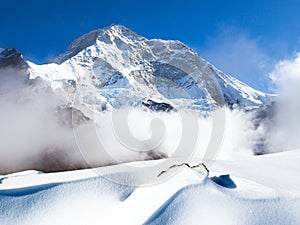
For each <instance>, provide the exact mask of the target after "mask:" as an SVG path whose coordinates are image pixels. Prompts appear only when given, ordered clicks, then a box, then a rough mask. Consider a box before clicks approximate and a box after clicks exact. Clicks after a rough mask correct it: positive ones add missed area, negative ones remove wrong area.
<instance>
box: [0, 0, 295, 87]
mask: <svg viewBox="0 0 300 225" xmlns="http://www.w3.org/2000/svg"><path fill="white" fill-rule="evenodd" d="M299 12H300V2H299V1H297V0H286V1H283V0H282V1H278V0H261V1H242V0H227V1H222V0H194V1H193V0H184V1H179V0H173V1H164V0H152V1H137V0H133V1H121V0H116V1H113V0H110V1H102V0H98V1H96V0H85V1H76V0H60V1H58V0H52V1H41V0H27V1H22V0H10V1H1V13H0V30H1V35H0V47H16V48H18V49H19V50H20V51H21V52H22V53H23V54H24V55H25V57H26V58H27V59H29V60H31V61H33V62H36V63H44V62H46V61H47V60H49V59H50V58H51V57H53V56H55V55H57V54H59V53H61V52H63V51H64V50H65V49H66V48H67V47H68V45H69V44H70V42H71V41H72V40H74V39H75V38H77V37H79V36H81V35H82V34H84V33H87V32H89V31H91V30H93V29H97V28H102V27H105V26H108V25H110V24H112V23H116V24H122V25H125V26H127V27H128V28H130V29H132V30H133V31H135V32H137V33H138V34H141V35H143V36H145V37H147V38H162V39H177V40H180V41H182V42H184V43H185V44H187V45H189V46H190V47H192V48H193V49H195V50H196V51H197V52H198V53H199V54H200V55H201V56H202V57H204V58H205V59H207V60H208V61H210V62H212V63H213V64H214V65H216V66H217V67H218V68H220V69H221V70H223V71H224V72H226V73H229V74H232V75H234V76H235V77H237V78H238V79H240V80H242V81H244V82H246V83H248V84H250V85H251V86H253V87H255V88H258V89H260V90H264V91H270V90H272V85H271V82H270V80H269V78H268V72H270V70H272V68H273V67H274V65H275V63H276V62H278V61H279V60H282V59H285V58H289V57H292V56H293V55H294V54H295V53H296V52H297V51H298V49H299V38H300V29H299V21H300V13H299Z"/></svg>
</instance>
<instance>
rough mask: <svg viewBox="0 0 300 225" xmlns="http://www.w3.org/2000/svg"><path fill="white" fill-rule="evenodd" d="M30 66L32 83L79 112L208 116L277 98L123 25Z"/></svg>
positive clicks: (168, 43) (88, 36)
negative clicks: (134, 109)
mask: <svg viewBox="0 0 300 225" xmlns="http://www.w3.org/2000/svg"><path fill="white" fill-rule="evenodd" d="M28 64H29V73H30V78H31V79H35V78H37V77H40V78H42V80H44V81H46V82H47V83H48V84H49V85H50V86H51V87H52V88H53V89H54V90H57V91H58V92H60V93H61V94H62V96H64V98H66V100H67V101H69V102H72V104H73V105H74V106H75V107H76V105H77V108H80V107H82V106H83V105H85V106H87V107H88V108H91V107H92V108H93V109H95V108H96V109H97V110H99V111H101V110H105V109H111V108H119V107H121V106H124V105H130V106H144V107H148V108H150V109H152V110H164V111H165V110H166V111H169V110H172V109H196V110H199V111H201V112H207V111H210V110H211V109H214V108H216V107H219V106H222V105H224V104H226V105H228V106H229V107H233V106H235V105H236V106H238V107H240V108H249V107H250V108H253V107H257V106H260V105H268V104H270V103H271V102H272V99H273V97H274V96H272V95H268V94H265V93H262V92H260V91H257V90H255V89H253V88H251V87H249V86H248V85H246V84H244V83H242V82H240V81H239V80H237V79H235V78H233V77H231V76H229V75H226V74H224V73H222V72H221V71H220V70H218V69H217V68H216V67H214V66H213V65H212V64H210V63H208V62H207V61H205V60H204V59H203V58H201V57H200V56H199V55H198V54H197V53H196V52H195V51H193V50H192V49H190V48H189V47H187V46H186V45H184V44H183V43H181V42H179V41H165V40H160V39H151V40H148V39H146V38H144V37H142V36H140V35H138V34H136V33H134V32H133V31H131V30H129V29H127V28H125V27H124V26H120V25H111V26H109V27H107V28H104V29H99V30H95V31H92V32H90V33H88V34H85V35H83V36H82V37H80V38H78V39H76V40H75V41H73V42H72V43H71V45H70V46H69V48H68V50H67V51H66V52H64V53H62V54H61V55H59V56H57V57H55V58H54V59H53V60H52V61H51V63H49V64H44V65H36V64H34V63H32V62H28ZM66 96H68V97H66ZM74 99H76V101H75V100H74ZM76 102H77V103H76ZM78 105H80V106H78Z"/></svg>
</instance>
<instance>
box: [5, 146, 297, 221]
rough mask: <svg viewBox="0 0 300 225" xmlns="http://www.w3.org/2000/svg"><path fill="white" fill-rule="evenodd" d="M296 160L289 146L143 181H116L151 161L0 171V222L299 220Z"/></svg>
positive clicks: (130, 177)
mask: <svg viewBox="0 0 300 225" xmlns="http://www.w3.org/2000/svg"><path fill="white" fill-rule="evenodd" d="M299 159H300V151H293V152H285V153H279V154H274V155H268V156H259V157H257V158H254V159H251V160H248V161H239V162H238V161H237V162H226V161H217V162H215V163H214V164H213V165H211V166H210V175H209V176H207V174H206V173H205V172H201V171H197V170H193V169H190V168H188V167H185V166H183V167H182V169H181V170H180V171H179V172H178V173H176V174H175V175H174V176H171V177H168V178H169V179H165V180H164V181H163V182H159V183H156V184H153V185H146V186H130V185H125V184H124V183H127V184H128V183H130V182H129V180H134V179H139V177H143V176H144V174H143V173H141V172H139V170H138V167H137V166H140V167H141V166H142V167H147V166H151V165H152V164H154V163H155V161H147V162H138V163H130V164H123V165H116V166H110V167H103V168H99V169H93V170H80V171H72V172H62V173H52V174H51V173H50V174H41V173H38V172H37V171H28V172H22V173H17V174H12V175H8V176H2V177H0V181H1V182H0V210H1V216H0V224H3V225H7V224H14V225H16V224H22V225H23V224H30V225H32V224H63V225H64V224H66V225H67V224H130V225H132V224H189V225H190V224H209V225H210V224H251V225H252V224H259V225H261V224H299V222H300V215H299V212H298V209H299V207H300V191H299V184H300V181H299V175H298V171H299V169H300V166H299V163H298V162H299ZM168 160H171V159H168ZM156 162H157V161H156ZM196 162H198V163H199V160H198V159H193V160H192V161H191V162H190V164H194V163H196ZM126 168H127V170H126ZM129 168H131V169H129ZM132 168H135V169H132ZM140 171H142V170H140ZM169 172H170V171H169ZM99 174H102V175H99ZM104 174H105V176H104ZM163 176H166V177H167V176H168V172H166V173H165V174H164V175H163ZM153 177H157V171H155V170H154V171H153ZM116 181H119V182H116ZM122 181H123V182H122Z"/></svg>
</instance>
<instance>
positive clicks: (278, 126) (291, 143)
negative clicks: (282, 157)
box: [269, 53, 300, 150]
mask: <svg viewBox="0 0 300 225" xmlns="http://www.w3.org/2000/svg"><path fill="white" fill-rule="evenodd" d="M270 78H271V79H272V80H273V82H274V83H275V84H276V85H277V88H278V91H279V99H278V105H277V107H276V116H275V126H274V128H273V129H272V131H271V134H270V138H269V142H270V145H271V146H272V147H273V149H275V150H291V149H297V148H300V138H299V137H300V117H299V113H300V100H299V90H300V54H299V53H298V54H297V55H296V56H295V57H294V58H293V59H290V60H283V61H280V62H278V63H277V64H276V66H275V68H274V70H273V71H272V72H271V73H270Z"/></svg>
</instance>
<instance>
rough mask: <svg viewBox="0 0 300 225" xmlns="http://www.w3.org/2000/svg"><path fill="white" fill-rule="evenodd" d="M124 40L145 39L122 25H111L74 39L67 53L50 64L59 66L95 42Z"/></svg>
mask: <svg viewBox="0 0 300 225" xmlns="http://www.w3.org/2000/svg"><path fill="white" fill-rule="evenodd" d="M120 38H123V39H124V38H125V39H128V40H130V41H140V40H143V39H145V38H144V37H142V36H140V35H138V34H136V33H135V32H133V31H131V30H130V29H128V28H126V27H125V26H123V25H116V24H111V25H110V26H108V27H105V28H103V29H97V30H93V31H91V32H89V33H87V34H84V35H82V36H81V37H79V38H77V39H75V40H74V41H73V42H72V43H71V44H70V45H69V47H68V49H67V51H66V52H64V53H62V54H60V55H59V56H57V57H55V58H54V59H52V60H51V61H50V63H57V64H61V63H63V62H64V61H66V60H68V59H70V58H72V57H73V56H75V55H77V54H78V53H79V52H80V51H82V50H84V49H86V48H87V47H89V46H91V45H93V44H95V43H96V41H97V40H99V41H101V42H104V43H107V44H111V43H112V42H113V41H114V40H116V39H120Z"/></svg>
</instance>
